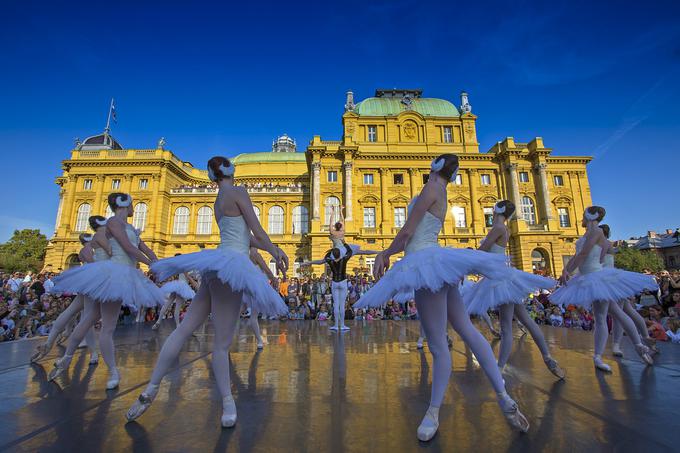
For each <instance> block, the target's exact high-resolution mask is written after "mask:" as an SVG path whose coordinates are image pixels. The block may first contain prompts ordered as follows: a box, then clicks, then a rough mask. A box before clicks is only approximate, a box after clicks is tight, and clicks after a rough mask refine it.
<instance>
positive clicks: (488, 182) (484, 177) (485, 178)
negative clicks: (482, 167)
mask: <svg viewBox="0 0 680 453" xmlns="http://www.w3.org/2000/svg"><path fill="white" fill-rule="evenodd" d="M480 176H481V178H482V185H483V186H489V185H491V175H480Z"/></svg>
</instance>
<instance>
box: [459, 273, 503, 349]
mask: <svg viewBox="0 0 680 453" xmlns="http://www.w3.org/2000/svg"><path fill="white" fill-rule="evenodd" d="M475 283H476V281H473V280H470V279H469V278H467V277H465V278H464V279H463V281H462V283H461V285H460V297H461V298H462V299H463V302H464V303H465V304H466V307H467V304H468V303H469V298H468V297H467V296H466V294H467V292H468V291H469V290H470V289H472V287H473V286H475ZM477 316H479V317H480V318H482V320H483V321H484V323H485V324H486V326H487V327H488V328H489V331H490V332H491V335H493V336H494V337H496V338H500V337H501V333H500V332H499V331H498V330H497V329H496V327H495V326H494V325H493V322H492V321H491V317H490V316H489V311H488V310H487V311H485V312H482V313H480V314H478V315H477Z"/></svg>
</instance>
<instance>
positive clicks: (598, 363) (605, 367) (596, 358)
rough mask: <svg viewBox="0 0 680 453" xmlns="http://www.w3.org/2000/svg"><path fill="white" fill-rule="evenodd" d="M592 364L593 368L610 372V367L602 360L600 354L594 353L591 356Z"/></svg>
mask: <svg viewBox="0 0 680 453" xmlns="http://www.w3.org/2000/svg"><path fill="white" fill-rule="evenodd" d="M593 364H594V365H595V368H597V369H598V370H601V371H604V372H605V373H611V372H612V367H610V366H609V365H607V364H606V363H604V362H603V361H602V356H600V355H596V356H593Z"/></svg>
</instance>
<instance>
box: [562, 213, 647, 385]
mask: <svg viewBox="0 0 680 453" xmlns="http://www.w3.org/2000/svg"><path fill="white" fill-rule="evenodd" d="M604 216H605V210H604V208H602V207H600V206H591V207H589V208H586V210H585V212H584V213H583V220H582V225H583V227H584V228H586V233H585V234H584V235H583V237H582V238H580V239H579V240H578V241H576V255H575V256H574V257H572V258H571V259H570V260H569V262H568V263H567V266H566V267H565V268H564V272H563V273H562V276H561V277H560V283H562V285H563V286H561V287H560V288H558V289H557V290H556V291H555V292H553V293H552V294H551V295H550V301H551V302H552V303H554V304H558V305H562V306H566V305H569V304H575V305H579V306H581V307H584V308H585V309H586V310H592V312H593V315H594V317H595V329H594V330H595V332H594V335H593V338H594V342H595V345H594V350H595V354H594V355H593V364H594V365H595V368H597V369H599V370H602V371H606V372H610V371H611V367H610V366H609V365H608V364H606V363H604V362H603V361H602V353H603V352H604V348H605V346H606V344H607V337H608V336H609V329H608V326H607V312H609V314H611V315H612V317H613V318H614V320H615V321H616V322H620V323H621V325H622V326H623V328H624V330H625V331H626V334H628V336H629V338H630V340H631V341H632V342H633V344H634V345H635V350H636V351H637V353H638V354H639V355H640V357H641V358H642V360H644V361H645V362H646V363H647V364H649V365H651V364H653V361H652V358H651V356H650V352H651V351H650V350H649V348H647V346H645V345H643V344H642V340H641V339H640V336H639V335H638V333H637V330H636V329H635V325H634V324H633V321H631V319H630V318H629V317H628V316H626V314H625V313H624V312H623V310H621V308H620V307H619V306H618V305H617V304H616V303H617V302H618V301H620V300H625V299H627V298H628V297H632V296H635V295H636V294H639V293H641V292H642V291H645V290H658V286H657V284H656V282H655V281H654V278H652V277H651V276H648V275H643V274H638V273H636V272H627V271H622V270H620V269H614V268H603V267H602V262H601V261H602V260H604V258H605V253H606V252H607V250H608V249H609V241H607V238H605V236H604V233H603V232H602V230H601V229H600V228H598V225H599V223H600V222H601V221H602V219H604ZM577 269H578V271H579V275H577V276H576V277H574V278H573V279H570V278H571V274H573V273H574V272H575V271H576V270H577Z"/></svg>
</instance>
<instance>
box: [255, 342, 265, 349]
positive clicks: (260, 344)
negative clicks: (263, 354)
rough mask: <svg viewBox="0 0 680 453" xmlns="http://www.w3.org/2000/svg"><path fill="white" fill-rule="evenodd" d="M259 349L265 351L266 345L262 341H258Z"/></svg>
mask: <svg viewBox="0 0 680 453" xmlns="http://www.w3.org/2000/svg"><path fill="white" fill-rule="evenodd" d="M257 349H264V343H262V342H261V341H258V342H257Z"/></svg>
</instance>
